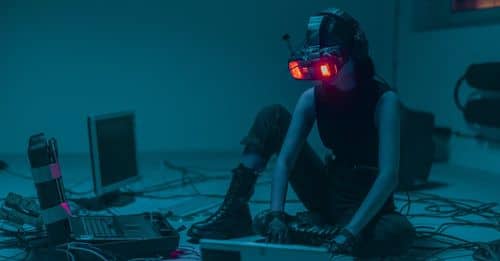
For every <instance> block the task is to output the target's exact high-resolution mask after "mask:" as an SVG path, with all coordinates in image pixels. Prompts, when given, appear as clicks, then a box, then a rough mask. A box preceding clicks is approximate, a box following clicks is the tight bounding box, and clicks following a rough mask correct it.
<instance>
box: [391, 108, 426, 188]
mask: <svg viewBox="0 0 500 261" xmlns="http://www.w3.org/2000/svg"><path fill="white" fill-rule="evenodd" d="M433 132H434V115H433V114H431V113H427V112H423V111H416V110H412V109H409V108H407V107H406V106H403V105H401V131H400V159H399V185H398V190H399V191H409V190H416V189H420V188H423V187H425V186H426V185H428V178H429V175H430V172H431V167H432V162H433V159H434V152H435V144H434V142H433V140H432V136H433Z"/></svg>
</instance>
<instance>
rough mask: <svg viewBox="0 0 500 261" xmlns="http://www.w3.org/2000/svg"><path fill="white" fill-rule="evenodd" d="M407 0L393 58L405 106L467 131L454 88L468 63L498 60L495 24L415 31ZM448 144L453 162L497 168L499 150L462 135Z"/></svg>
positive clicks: (498, 29)
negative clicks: (454, 96)
mask: <svg viewBox="0 0 500 261" xmlns="http://www.w3.org/2000/svg"><path fill="white" fill-rule="evenodd" d="M412 2H413V1H401V21H400V25H401V28H400V49H399V58H398V60H399V66H398V68H399V69H398V70H399V73H398V79H399V80H398V88H399V91H400V95H401V99H402V100H403V102H405V103H406V104H408V105H409V106H410V107H413V108H415V109H419V110H422V111H428V112H432V113H434V114H435V116H436V124H437V125H439V126H448V127H452V128H453V129H454V130H458V131H462V132H466V133H471V130H470V129H469V128H468V127H467V126H466V123H465V121H464V120H463V117H462V114H461V113H460V112H459V111H458V109H457V108H456V107H455V104H454V102H453V89H454V86H455V83H456V81H457V80H458V78H459V77H460V76H461V75H463V73H464V72H465V70H466V68H467V66H468V65H469V64H472V63H482V62H488V61H499V60H500V52H499V51H498V46H500V25H499V24H492V25H483V26H470V27H450V28H445V29H436V30H431V31H421V32H416V31H413V28H412V27H413V26H412V19H413V16H414V13H413V11H414V9H413V8H414V7H413V5H412V4H411V3H412ZM492 113H496V114H498V113H499V112H492ZM499 117H500V115H499ZM451 145H452V149H451V151H452V154H451V161H452V163H455V164H459V165H464V166H469V167H474V168H480V169H484V170H490V171H495V172H499V170H500V162H499V161H498V159H499V158H500V150H498V149H496V148H494V147H492V146H490V145H488V144H483V143H478V142H477V141H475V140H468V139H463V138H453V139H452V142H451Z"/></svg>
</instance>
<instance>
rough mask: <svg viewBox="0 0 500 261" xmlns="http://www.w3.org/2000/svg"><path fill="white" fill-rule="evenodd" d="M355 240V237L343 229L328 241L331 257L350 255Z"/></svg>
mask: <svg viewBox="0 0 500 261" xmlns="http://www.w3.org/2000/svg"><path fill="white" fill-rule="evenodd" d="M355 240H356V237H355V236H354V235H353V234H352V233H351V232H350V231H349V230H347V229H345V228H344V229H342V230H340V232H339V233H337V234H336V235H334V236H333V238H332V239H330V240H329V241H328V245H327V247H328V251H329V252H330V254H331V255H332V256H335V255H345V254H351V253H352V248H353V245H354V243H355Z"/></svg>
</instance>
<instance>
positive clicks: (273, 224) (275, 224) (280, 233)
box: [266, 211, 288, 244]
mask: <svg viewBox="0 0 500 261" xmlns="http://www.w3.org/2000/svg"><path fill="white" fill-rule="evenodd" d="M269 220H270V222H269V223H268V225H267V233H266V236H267V238H266V241H267V242H269V243H278V244H279V243H286V242H288V225H287V224H286V214H285V212H282V211H271V212H270V213H269Z"/></svg>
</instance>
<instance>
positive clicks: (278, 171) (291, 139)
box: [271, 88, 316, 211]
mask: <svg viewBox="0 0 500 261" xmlns="http://www.w3.org/2000/svg"><path fill="white" fill-rule="evenodd" d="M315 119H316V112H315V108H314V88H310V89H308V90H306V91H305V92H304V93H303V94H302V95H301V96H300V98H299V101H298V102H297V105H296V106H295V110H294V112H293V115H292V121H291V123H290V126H289V127H288V131H287V134H286V136H285V140H284V142H283V146H282V147H281V151H280V153H279V155H278V160H277V162H276V167H275V169H274V173H273V182H272V187H271V210H273V211H283V210H284V205H285V199H286V192H287V187H288V174H289V173H290V171H291V169H292V168H293V166H294V164H295V161H296V159H297V156H298V155H299V153H300V151H301V149H302V146H303V145H304V143H305V142H306V140H307V136H308V135H309V132H310V131H311V128H312V126H313V124H314V121H315Z"/></svg>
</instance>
